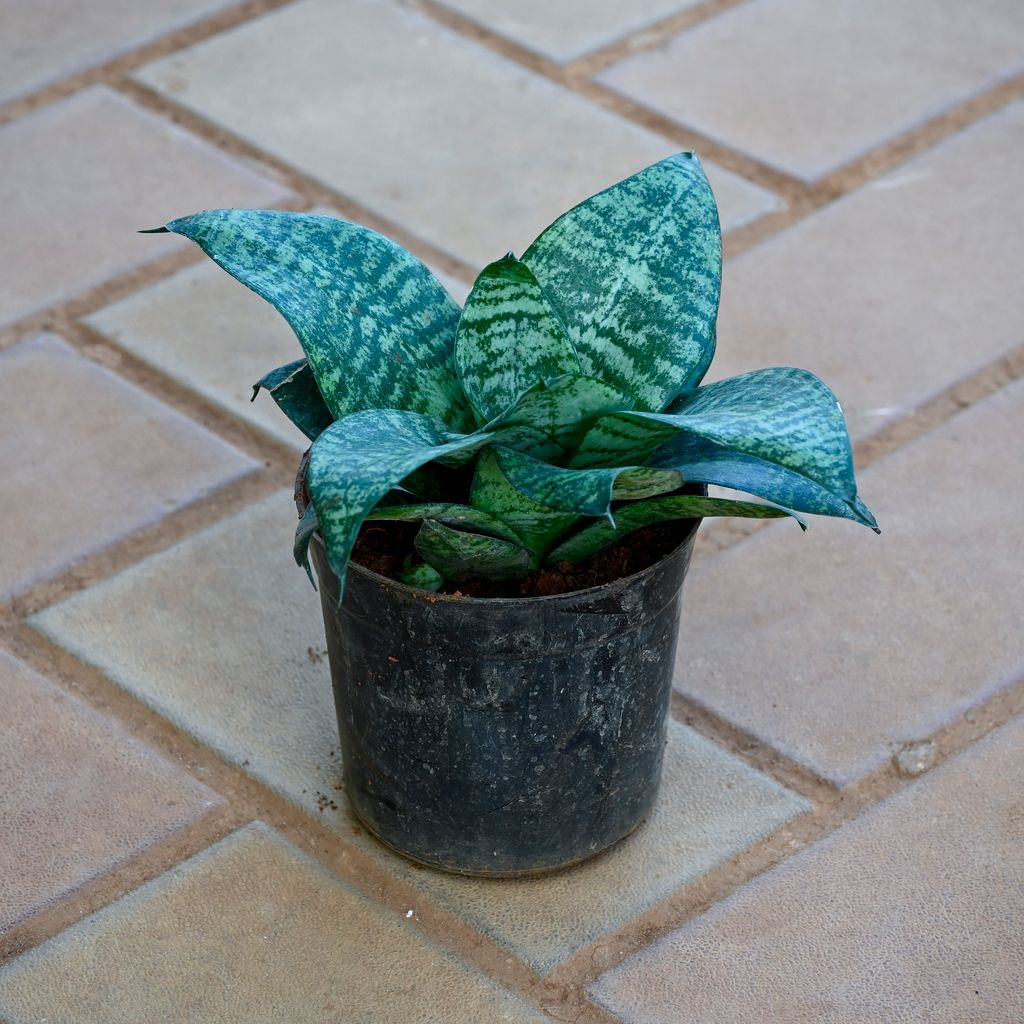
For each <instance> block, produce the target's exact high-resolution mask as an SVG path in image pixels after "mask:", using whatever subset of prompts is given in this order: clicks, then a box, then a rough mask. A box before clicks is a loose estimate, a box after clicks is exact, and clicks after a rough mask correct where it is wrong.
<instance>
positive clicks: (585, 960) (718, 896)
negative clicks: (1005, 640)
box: [547, 677, 1024, 991]
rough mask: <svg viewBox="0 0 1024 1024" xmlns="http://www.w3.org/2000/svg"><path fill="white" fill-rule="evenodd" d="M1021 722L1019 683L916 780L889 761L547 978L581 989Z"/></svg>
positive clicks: (939, 734)
mask: <svg viewBox="0 0 1024 1024" xmlns="http://www.w3.org/2000/svg"><path fill="white" fill-rule="evenodd" d="M1022 716H1024V677H1022V678H1020V679H1017V680H1016V681H1015V682H1011V683H1010V684H1008V685H1006V686H1004V687H1003V688H1002V689H1000V690H999V691H997V692H996V693H994V694H992V695H990V696H989V697H987V698H985V699H983V700H981V701H979V702H978V703H977V704H976V705H974V707H972V708H970V709H968V710H967V711H965V712H964V713H963V714H961V715H960V716H958V717H957V718H955V719H954V720H953V721H952V722H950V723H948V724H947V725H945V726H943V727H941V728H939V729H938V730H936V731H935V732H934V733H933V734H932V735H931V736H930V737H929V738H928V741H929V742H931V743H933V744H934V747H935V750H936V757H935V759H934V761H933V762H932V763H931V764H930V765H929V766H928V768H927V769H926V770H925V771H924V772H922V773H920V774H918V775H914V776H904V775H902V774H901V773H900V772H899V771H898V769H897V768H896V765H895V760H894V757H895V755H894V757H893V759H891V760H890V761H889V762H888V763H886V764H885V765H882V766H881V767H880V768H877V769H875V770H874V771H872V772H869V773H867V774H866V775H864V776H862V777H861V778H860V779H857V780H856V781H854V782H852V783H851V784H850V785H848V786H846V787H844V788H843V789H840V790H836V791H834V793H833V795H832V796H831V797H830V798H829V799H828V800H827V801H826V802H823V803H821V804H819V805H818V806H817V807H815V808H814V809H812V810H811V811H809V812H807V813H805V814H803V815H801V816H799V817H798V818H795V819H793V820H792V821H791V822H788V823H787V824H785V825H783V826H782V827H781V828H779V829H777V830H776V831H775V832H773V833H772V834H771V835H769V836H766V837H765V838H764V839H762V840H761V841H760V842H758V843H756V844H754V845H753V846H750V847H748V848H747V849H746V850H743V851H741V852H740V853H739V854H737V855H736V856H734V857H732V858H730V859H729V860H728V861H725V862H724V863H723V864H721V865H719V866H718V867H717V868H713V869H712V870H711V871H709V872H707V873H706V874H704V875H702V876H701V877H700V878H698V879H695V880H694V881H693V882H691V883H690V884H689V885H684V886H681V887H680V888H679V889H677V890H676V891H675V892H673V893H671V894H670V895H669V896H668V897H666V898H665V899H664V900H662V901H661V902H659V903H658V904H657V905H656V906H654V907H652V908H651V909H650V910H648V911H646V912H644V913H643V914H640V915H638V916H637V917H635V918H633V919H632V920H630V921H629V922H627V923H626V924H624V925H623V926H621V927H620V928H619V929H617V930H616V931H614V932H610V933H608V934H606V935H604V936H601V937H600V938H598V939H596V940H595V941H594V942H592V943H590V944H589V945H588V946H585V947H584V948H583V949H581V950H579V951H578V952H577V953H576V954H574V955H573V956H572V957H570V958H569V959H567V960H564V961H563V962H562V963H561V964H559V965H558V966H557V967H556V968H555V969H554V970H553V971H552V972H551V973H550V974H549V975H547V978H548V980H551V981H557V982H558V983H560V984H563V985H566V986H569V987H573V986H578V987H579V988H580V990H581V991H585V990H586V988H587V987H588V986H589V985H591V984H592V983H593V982H594V981H596V980H597V979H598V978H599V977H600V976H601V975H602V974H604V973H605V972H607V971H609V970H611V969H612V968H613V967H616V966H618V965H619V964H620V963H622V961H624V960H625V959H627V958H628V957H630V956H632V955H634V954H635V953H638V952H639V951H640V950H642V949H644V948H645V947H647V946H650V945H652V944H653V943H655V942H657V941H658V940H659V939H661V938H663V937H664V936H665V935H667V934H669V933H670V932H672V931H675V930H676V929H678V928H680V927H683V926H684V925H686V924H687V923H689V922H690V921H692V920H695V919H697V918H698V917H700V916H701V915H702V914H704V913H706V912H707V911H708V910H710V909H711V908H712V907H714V906H716V905H717V904H719V903H722V902H723V901H724V900H726V899H728V898H729V897H730V896H732V895H733V894H734V893H736V892H738V891H739V890H740V889H742V888H743V887H745V886H746V885H748V884H749V883H751V882H752V881H753V880H754V879H756V878H758V877H759V876H761V875H763V874H765V873H767V872H768V871H771V870H773V869H775V868H776V867H779V866H780V865H782V864H784V863H786V862H787V861H789V860H790V859H791V858H792V857H794V856H795V855H797V854H799V853H801V852H803V851H805V850H808V849H810V848H811V847H814V846H816V845H817V844H819V843H820V842H822V841H824V840H825V839H827V838H828V837H829V836H831V835H834V834H835V833H836V832H837V831H838V830H839V829H840V828H842V827H843V826H845V825H847V824H849V823H851V822H853V821H856V820H858V819H859V818H861V817H862V816H863V815H865V814H866V813H868V812H869V811H871V810H872V809H873V808H875V807H877V806H878V805H879V804H881V803H882V802H883V801H885V800H887V799H888V798H890V797H893V796H895V795H897V794H898V793H901V792H903V791H905V790H907V789H908V788H910V787H911V786H912V785H914V784H916V783H918V782H921V781H924V780H925V779H927V778H928V777H929V776H930V775H931V774H932V772H934V771H935V770H936V769H937V768H939V767H940V766H941V765H943V764H945V763H946V762H947V761H950V760H952V759H953V758H956V757H958V756H959V755H961V754H963V753H965V752H967V751H968V750H970V749H971V747H973V746H974V745H975V744H976V743H978V742H980V741H981V740H982V739H984V738H985V737H986V736H987V735H989V733H991V732H993V731H995V730H996V729H998V728H1000V727H1002V726H1005V725H1007V724H1008V723H1009V722H1010V721H1012V720H1014V719H1015V718H1019V717H1022Z"/></svg>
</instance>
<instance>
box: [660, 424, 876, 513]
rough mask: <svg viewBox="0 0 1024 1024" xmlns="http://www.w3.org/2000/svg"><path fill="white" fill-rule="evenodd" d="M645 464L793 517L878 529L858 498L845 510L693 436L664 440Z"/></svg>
mask: <svg viewBox="0 0 1024 1024" xmlns="http://www.w3.org/2000/svg"><path fill="white" fill-rule="evenodd" d="M650 464H651V466H653V467H658V468H662V469H664V468H669V467H670V468H671V469H674V470H676V471H678V473H679V474H681V475H682V477H683V478H684V479H685V480H693V481H696V482H699V483H705V484H717V485H718V486H719V487H730V488H732V489H733V490H736V491H746V492H747V493H748V494H756V495H757V496H758V497H759V498H766V499H767V500H768V501H771V502H774V503H775V504H776V505H782V506H784V507H785V508H792V509H795V510H796V511H797V512H810V513H812V514H814V515H819V516H838V517H841V518H844V519H852V520H854V521H855V522H859V523H863V524H864V525H865V526H870V527H871V529H873V530H877V529H878V523H877V522H875V517H874V516H873V515H872V514H871V512H870V510H869V509H868V507H867V506H866V505H865V504H864V503H863V502H862V501H861V500H860V499H859V498H858V499H856V501H855V502H854V504H853V506H851V505H849V504H848V503H847V502H845V501H843V500H842V499H841V498H837V497H836V496H835V495H834V494H832V493H831V492H829V491H827V490H825V488H824V487H822V486H821V485H820V484H816V483H814V482H813V481H812V480H808V479H807V478H806V477H804V476H801V475H800V474H799V473H796V472H794V471H793V470H791V469H786V468H785V467H784V466H779V465H777V464H776V463H773V462H766V461H765V460H764V459H759V458H757V457H756V456H754V455H746V454H744V453H743V452H737V451H733V450H732V449H731V448H724V447H722V445H718V444H714V443H713V442H711V441H708V440H707V439H706V438H703V437H697V436H696V435H694V434H686V433H682V434H678V435H677V436H676V437H674V438H672V439H671V440H669V441H666V442H665V444H663V445H662V446H661V447H660V448H659V449H658V451H657V452H656V453H655V455H654V457H653V458H652V459H651V463H650Z"/></svg>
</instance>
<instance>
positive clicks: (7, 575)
mask: <svg viewBox="0 0 1024 1024" xmlns="http://www.w3.org/2000/svg"><path fill="white" fill-rule="evenodd" d="M256 468H257V463H255V462H254V461H253V460H252V459H250V458H248V457H247V456H245V455H243V454H242V453H241V452H239V451H238V450H236V449H235V448H232V447H231V446H230V445H228V444H225V443H224V442H223V441H221V440H219V439H218V438H216V437H214V436H213V435H212V434H210V433H208V432H207V431H205V430H203V429H202V428H201V427H199V426H197V425H196V424H194V423H193V422H192V421H191V420H188V419H186V418H185V417H184V416H182V415H180V414H179V413H177V412H175V411H174V410H172V409H170V408H168V407H167V406H165V405H162V404H161V403H160V402H157V401H156V400H155V399H152V398H150V397H149V396H148V395H146V394H145V393H144V392H142V391H140V390H139V389H138V388H136V387H134V386H132V385H130V384H126V383H125V382H124V381H122V380H120V379H119V378H117V377H115V376H114V375H113V374H111V373H109V372H108V371H107V370H105V369H103V368H102V367H100V366H97V365H96V364H95V363H93V362H91V361H90V360H87V359H84V358H82V357H81V356H79V355H77V354H76V353H75V352H73V351H72V350H71V349H70V348H69V347H68V346H67V345H66V344H65V343H64V342H63V341H61V340H59V339H57V338H55V337H53V336H49V335H43V336H41V337H39V338H36V339H34V340H32V341H29V342H26V343H23V344H21V345H18V346H17V347H15V348H13V349H9V350H8V351H7V352H5V353H3V354H2V355H0V480H2V481H3V486H2V487H0V523H2V524H3V532H4V536H5V538H7V539H6V540H5V542H4V543H3V544H0V595H4V594H7V593H10V592H11V591H13V590H16V589H18V588H20V587H22V586H25V585H28V584H30V583H33V582H35V581H37V580H39V579H42V578H44V577H46V576H49V575H52V574H53V573H55V572H57V571H59V570H61V569H62V568H64V567H66V566H67V565H68V564H70V563H71V562H73V561H76V560H78V559H79V558H82V557H83V556H85V555H88V554H90V553H92V552H95V551H97V550H99V549H100V548H102V547H104V546H105V545H107V544H109V543H111V542H112V541H115V540H118V539H119V538H121V537H124V536H126V535H127V534H129V533H130V532H132V531H133V530H136V529H138V528H139V527H141V526H145V525H147V524H149V523H152V522H155V521H156V520H158V519H160V518H161V517H162V516H164V515H166V514H167V513H169V512H171V511H173V510H174V509H176V508H179V507H181V506H183V505H186V504H188V503H189V502H191V501H194V500H195V499H197V498H199V497H201V496H202V495H203V494H205V493H208V492H209V491H211V490H213V489H214V488H216V487H218V486H220V485H222V484H224V483H226V482H228V481H229V480H232V479H235V478H237V477H239V476H242V475H244V474H245V473H248V472H251V471H252V470H254V469H256Z"/></svg>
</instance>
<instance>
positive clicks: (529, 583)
mask: <svg viewBox="0 0 1024 1024" xmlns="http://www.w3.org/2000/svg"><path fill="white" fill-rule="evenodd" d="M418 526H419V524H418V523H364V524H363V527H362V529H361V530H360V531H359V537H358V539H357V541H356V546H355V548H354V550H353V551H352V561H353V562H356V563H357V564H358V565H361V566H364V567H365V568H367V569H370V570H371V571H373V572H376V573H379V574H380V575H381V576H387V577H389V578H390V579H394V580H397V579H398V574H399V572H400V571H401V568H402V562H403V561H404V559H405V557H406V555H408V554H409V553H410V552H411V551H412V550H413V546H412V544H413V539H414V538H415V536H416V531H417V529H418ZM689 527H690V520H678V521H675V522H669V523H658V524H656V525H654V526H646V527H644V528H643V529H640V530H637V531H636V532H635V533H631V534H629V536H627V537H625V538H623V540H622V541H620V542H619V543H618V544H616V545H615V546H614V547H610V548H606V549H605V550H604V551H599V552H598V553H597V554H596V555H594V556H593V557H592V558H589V559H587V561H585V562H580V563H579V564H578V565H573V564H572V563H571V562H559V563H558V564H557V565H554V566H551V567H549V568H545V569H539V570H537V571H535V572H531V573H530V574H529V575H528V576H527V577H526V578H525V579H522V580H514V581H508V580H503V581H496V580H485V579H480V578H474V579H468V580H460V581H459V582H458V583H449V584H447V585H446V586H445V587H443V588H442V589H441V593H442V594H461V595H462V596H464V597H550V596H551V595H553V594H566V593H568V592H570V591H572V590H585V589H587V588H588V587H599V586H601V585H602V584H604V583H611V582H612V581H613V580H617V579H621V578H622V577H623V576H632V575H633V573H635V572H640V570H641V569H646V568H647V567H648V566H649V565H653V564H654V563H655V562H657V561H659V560H660V559H661V558H664V556H665V555H667V554H668V553H669V552H670V551H672V550H673V549H674V548H675V547H676V546H677V545H678V544H679V542H680V541H681V540H682V538H683V535H684V534H685V533H686V531H687V530H688V529H689Z"/></svg>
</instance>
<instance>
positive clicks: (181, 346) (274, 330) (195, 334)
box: [86, 262, 469, 451]
mask: <svg viewBox="0 0 1024 1024" xmlns="http://www.w3.org/2000/svg"><path fill="white" fill-rule="evenodd" d="M438 276H439V278H440V279H441V281H442V283H443V284H444V285H445V287H446V288H447V289H448V291H449V292H450V293H451V294H452V296H453V297H454V298H455V299H456V300H457V301H459V302H460V303H461V302H462V301H463V300H464V299H465V297H466V295H467V294H468V291H469V286H468V285H466V284H464V283H463V282H461V281H458V280H456V279H455V278H452V277H449V276H448V275H445V274H439V275H438ZM86 323H88V324H89V325H90V326H92V327H94V328H95V329H96V330H98V331H100V332H101V333H102V334H105V335H106V336H107V337H108V338H110V339H112V340H113V341H116V342H117V343H118V344H119V345H121V346H123V347H124V348H126V349H128V351H130V352H132V353H133V354H135V355H137V356H139V357H141V358H142V359H144V360H145V361H146V362H147V363H150V364H151V365H153V366H155V367H157V368H158V369H160V370H162V371H163V372H164V373H166V374H167V375H168V376H170V377H173V378H174V379H175V380H177V381H178V382H180V383H181V384H184V385H185V386H186V387H189V388H192V389H194V390H195V391H198V392H199V393H200V394H201V395H203V396H204V397H205V398H208V399H209V400H210V401H212V402H214V403H215V404H217V405H219V406H221V407H222V408H223V409H225V410H226V411H227V412H230V413H233V414H234V415H236V416H241V417H242V418H243V419H245V420H248V421H249V422H250V423H253V424H255V425H256V426H258V427H260V428H262V429H263V430H266V431H268V432H269V433H270V434H272V435H273V436H274V437H276V438H278V439H279V440H281V441H284V442H285V443H286V444H290V445H292V446H293V447H295V448H296V449H297V450H298V451H304V450H305V449H306V448H308V447H309V441H308V440H307V439H306V437H305V435H304V434H303V433H302V432H301V431H300V430H298V429H297V428H296V427H294V426H292V424H291V423H290V422H289V421H288V419H287V417H286V416H285V415H284V414H283V413H282V412H281V411H280V410H279V409H278V408H277V406H276V405H275V404H274V400H273V399H272V398H271V397H270V395H268V394H265V393H260V394H259V395H258V396H257V398H256V401H255V402H251V401H250V398H251V397H252V385H253V384H254V383H255V382H256V381H257V380H259V379H260V378H261V377H262V376H263V375H264V374H265V373H267V372H268V371H270V370H272V369H274V368H275V367H277V366H281V365H282V364H284V363H288V362H291V361H292V360H293V359H300V358H301V357H302V349H301V347H300V346H299V343H298V341H297V340H296V338H295V335H294V334H293V333H292V331H291V328H290V327H289V326H288V324H287V323H286V322H285V320H284V319H283V318H282V317H281V315H280V314H279V313H278V312H277V311H276V310H275V309H274V307H273V306H271V305H270V304H269V303H266V302H264V301H263V300H262V299H261V298H259V297H258V296H256V295H254V294H253V293H252V292H251V291H249V290H248V289H247V288H244V287H243V286H242V285H241V284H239V283H238V282H237V281H233V280H232V279H231V278H230V277H228V276H227V275H226V274H225V273H224V272H223V271H222V270H221V269H220V268H219V267H217V266H215V265H214V264H213V263H211V262H204V263H199V264H196V265H195V266H192V267H187V268H186V269H185V270H182V271H179V272H178V273H177V274H174V275H172V276H171V277H168V278H165V279H163V280H161V281H159V282H157V283H156V284H154V285H151V286H150V287H149V288H145V289H143V290H142V291H139V292H135V293H134V294H132V295H130V296H128V298H126V299H123V300H122V301H121V302H116V303H114V304H113V305H112V306H107V307H105V308H104V309H101V310H100V311H99V312H97V313H94V314H93V315H92V316H89V317H87V318H86Z"/></svg>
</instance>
